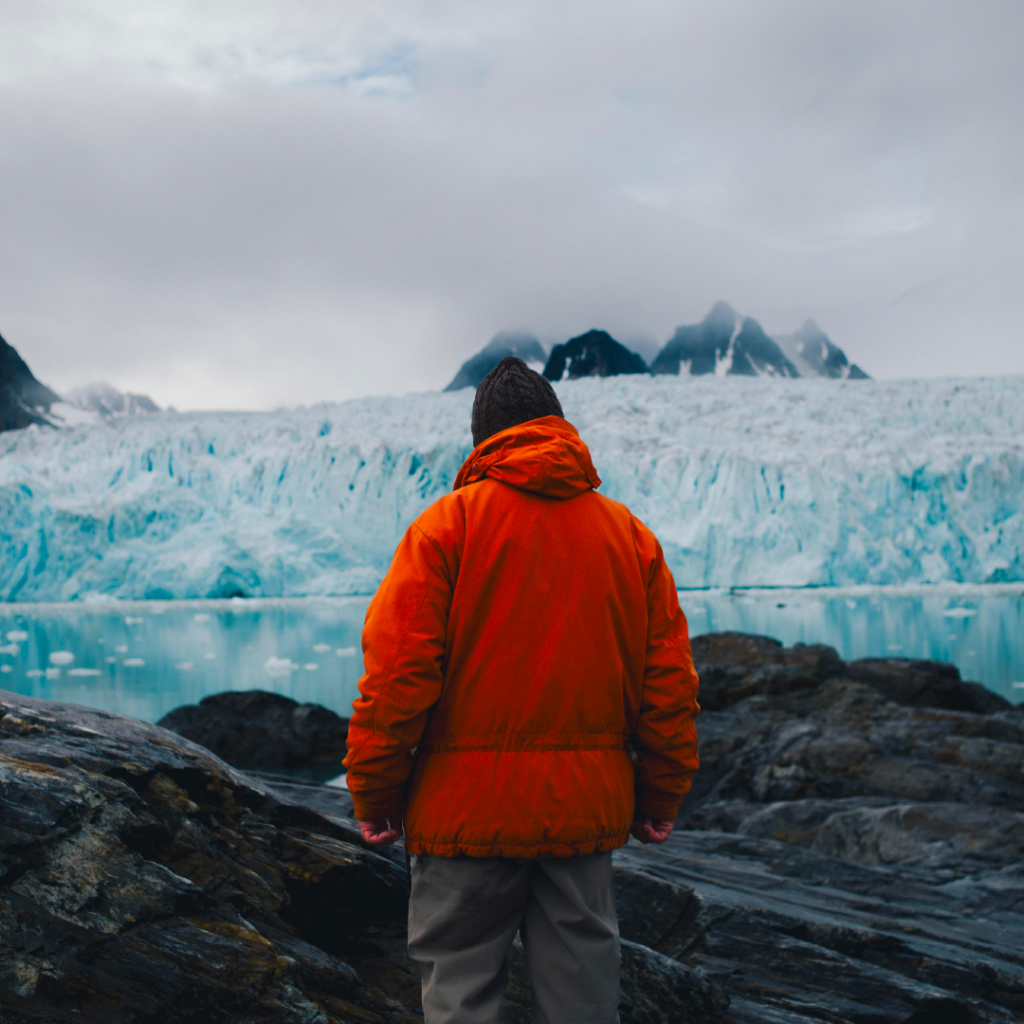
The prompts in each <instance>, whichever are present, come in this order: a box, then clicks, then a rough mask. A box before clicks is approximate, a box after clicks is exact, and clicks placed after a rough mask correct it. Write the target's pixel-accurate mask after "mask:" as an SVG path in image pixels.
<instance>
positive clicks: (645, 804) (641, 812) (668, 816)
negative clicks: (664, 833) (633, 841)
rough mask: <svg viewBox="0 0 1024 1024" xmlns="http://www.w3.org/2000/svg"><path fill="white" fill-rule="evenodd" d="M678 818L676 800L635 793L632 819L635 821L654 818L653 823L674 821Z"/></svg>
mask: <svg viewBox="0 0 1024 1024" xmlns="http://www.w3.org/2000/svg"><path fill="white" fill-rule="evenodd" d="M678 816H679V804H678V802H677V801H676V800H674V799H672V798H669V799H666V798H665V797H658V796H654V795H653V794H642V793H637V795H636V810H635V811H634V812H633V817H634V818H636V819H637V820H639V819H640V818H654V820H655V821H675V820H676V818H677V817H678Z"/></svg>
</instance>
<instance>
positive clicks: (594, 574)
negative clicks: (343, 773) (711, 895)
mask: <svg viewBox="0 0 1024 1024" xmlns="http://www.w3.org/2000/svg"><path fill="white" fill-rule="evenodd" d="M491 442H493V443H488V444H487V445H484V446H481V447H480V448H478V449H477V450H476V451H475V452H474V458H473V459H472V460H471V461H470V462H468V463H467V465H466V466H465V467H464V468H463V471H462V473H461V474H460V476H459V480H458V481H457V483H456V490H455V491H454V493H452V494H450V495H448V496H446V497H444V498H442V499H441V500H440V501H438V502H436V503H435V504H434V505H432V506H431V507H430V508H429V509H428V510H427V511H426V512H424V513H423V515H422V516H420V518H419V519H418V520H417V521H416V523H414V524H413V526H412V527H411V528H410V531H409V534H407V537H406V539H405V540H404V541H403V544H402V547H400V548H399V551H398V552H397V553H396V556H395V560H394V563H393V567H392V569H391V571H390V572H389V574H388V578H387V579H386V580H385V583H384V584H383V585H382V587H381V591H380V592H379V593H378V596H377V597H376V598H375V599H374V602H373V604H372V605H371V607H370V610H369V612H368V614H367V625H366V631H365V644H366V666H367V676H366V677H365V678H364V681H363V684H362V685H361V689H363V692H364V698H363V699H362V701H366V702H367V704H366V705H365V709H366V710H367V711H369V706H368V705H369V703H374V702H379V703H380V705H381V712H382V714H385V715H386V714H389V711H390V709H394V711H390V713H392V714H395V713H397V717H398V718H400V717H401V715H402V711H401V710H399V708H401V709H404V710H405V711H406V712H408V711H410V710H414V717H416V718H417V719H420V718H421V716H422V714H423V712H424V711H426V710H427V709H426V708H423V707H422V704H423V700H424V697H428V698H429V699H430V704H429V716H428V717H427V719H422V720H418V721H417V722H416V727H418V728H419V729H420V730H421V732H420V737H419V740H418V750H417V755H416V764H415V769H414V771H413V775H412V779H411V783H410V785H409V788H408V795H407V800H406V806H405V811H404V816H405V826H406V831H407V846H408V848H409V850H410V851H411V852H413V853H431V854H437V855H441V856H454V855H457V854H468V855H470V856H506V857H551V856H570V855H575V854H587V853H591V852H594V851H603V850H611V849H615V848H616V847H618V846H621V845H622V844H623V843H625V841H626V839H627V837H628V832H629V827H630V824H631V822H632V820H633V815H634V790H635V789H636V790H637V795H638V797H639V799H640V802H641V803H644V801H645V800H646V802H647V804H648V806H646V807H643V808H641V810H642V811H643V813H644V814H648V815H651V816H652V817H661V816H663V814H664V813H667V809H668V808H674V807H675V806H676V805H677V804H678V801H679V799H680V798H681V796H682V790H683V789H684V788H685V787H684V786H682V785H681V782H682V781H683V779H684V777H685V775H686V774H688V771H687V769H689V772H692V771H693V770H694V769H695V768H696V737H695V733H694V729H693V710H694V693H695V689H696V676H695V675H694V673H693V667H692V663H691V662H690V660H689V643H688V638H687V635H686V622H685V619H684V618H683V616H682V613H681V612H680V611H679V608H678V603H677V602H676V597H675V589H674V586H673V584H672V580H671V576H670V575H669V573H668V571H667V569H666V568H665V566H664V560H663V558H662V555H661V551H660V548H659V547H658V544H657V541H656V540H655V538H654V536H653V534H651V533H650V531H649V530H647V529H646V527H644V526H643V525H642V524H641V523H640V522H639V521H638V520H636V519H635V518H634V517H633V516H632V515H631V514H630V513H629V511H628V510H627V509H626V508H625V507H624V506H622V505H620V504H618V503H616V502H613V501H610V500H608V499H606V498H604V497H602V496H600V495H599V494H597V492H596V491H595V490H594V489H593V488H594V486H595V485H597V484H598V483H599V482H600V481H599V480H598V478H597V474H596V473H595V472H594V469H593V466H592V465H591V462H590V456H589V453H588V451H587V448H586V446H585V445H584V444H583V442H582V441H581V440H580V439H579V437H578V435H577V434H576V431H575V430H574V429H573V428H572V427H571V426H569V424H567V423H565V421H564V420H561V419H559V418H557V417H547V418H545V419H539V420H534V421H532V422H530V423H527V424H523V425H522V426H520V427H516V428H512V429H509V430H506V431H503V432H501V433H499V434H497V435H495V436H494V437H493V438H492V439H491ZM399 593H401V594H403V595H404V597H403V598H402V604H403V605H404V606H407V607H408V608H409V610H410V612H412V617H411V618H406V617H404V616H403V617H402V619H401V621H398V620H396V619H395V617H394V608H395V596H396V595H397V594H399ZM413 606H415V610H413ZM400 634H401V635H400ZM659 664H660V665H662V667H664V668H665V669H666V670H667V671H668V673H669V675H670V676H671V678H669V679H667V680H666V679H664V678H661V677H659V675H658V668H659ZM413 679H414V680H417V681H418V682H417V690H418V692H419V695H420V697H419V700H413V701H410V694H408V693H404V694H403V693H402V691H403V689H404V686H403V680H413ZM373 680H376V685H375V684H374V682H373ZM666 683H667V685H666ZM367 684H368V685H367ZM400 694H401V695H400ZM361 703H362V702H360V703H357V705H356V717H355V719H354V721H353V725H354V726H355V729H354V733H355V735H354V736H353V735H352V734H351V733H350V742H352V741H353V740H354V741H355V744H360V745H361V744H362V743H365V742H370V743H371V744H372V743H373V742H374V741H373V739H372V738H371V737H364V736H362V735H361V734H360V724H361V719H362V718H363V717H364V716H363V715H362V714H361V712H362V710H363V707H361ZM645 707H646V709H647V713H646V715H645V716H642V715H641V712H642V711H643V710H644V709H645ZM374 717H375V719H377V720H378V721H380V720H381V718H380V717H379V716H377V715H375V716H374ZM642 717H643V720H641V719H642ZM395 724H396V725H397V726H398V728H397V731H396V734H395V738H396V739H400V737H402V736H404V727H405V726H406V724H408V725H409V726H412V725H413V723H412V722H411V721H409V722H408V723H405V722H396V723H395ZM638 728H639V729H640V730H641V733H644V735H641V736H639V737H638V738H639V740H640V743H639V744H638V748H639V756H640V762H639V764H638V767H639V769H640V771H639V773H638V774H639V776H640V777H639V778H635V772H634V765H633V764H632V763H631V757H630V753H629V751H628V750H627V741H629V740H630V739H631V738H633V737H634V736H636V735H637V731H638ZM645 730H646V732H645ZM645 736H646V740H645ZM384 745H386V743H385V744H384ZM383 752H384V751H383V750H382V751H381V753H383ZM666 756H667V757H668V758H669V759H670V761H671V762H672V764H671V765H670V768H671V769H672V772H671V773H670V774H674V785H668V786H667V787H666V786H665V785H664V781H665V778H664V776H665V772H664V771H661V772H660V773H659V771H658V768H659V758H665V757H666ZM645 759H646V761H648V762H650V763H649V764H648V765H646V766H645ZM360 760H361V754H360V747H359V746H355V748H354V756H353V758H352V762H353V764H354V765H355V766H356V772H355V777H354V778H353V779H352V781H350V787H351V788H352V789H353V791H354V792H358V791H359V789H360V785H359V783H360V781H361V780H360V779H359V778H358V765H359V762H360ZM405 767H406V769H408V764H407V763H406V765H405ZM645 767H646V768H647V769H648V770H646V771H645ZM660 767H661V768H664V765H660ZM353 782H354V783H355V784H354V785H353ZM659 783H660V784H659ZM638 784H639V785H638ZM645 789H646V792H645ZM396 798H397V797H396V795H395V794H392V796H391V800H392V802H394V800H395V799H396ZM659 812H661V813H659ZM389 816H390V815H389Z"/></svg>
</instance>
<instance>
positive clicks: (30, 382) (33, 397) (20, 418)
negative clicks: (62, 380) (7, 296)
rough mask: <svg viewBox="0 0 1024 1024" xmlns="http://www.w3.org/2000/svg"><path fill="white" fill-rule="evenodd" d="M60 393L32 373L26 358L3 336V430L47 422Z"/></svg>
mask: <svg viewBox="0 0 1024 1024" xmlns="http://www.w3.org/2000/svg"><path fill="white" fill-rule="evenodd" d="M59 401H60V399H59V398H58V396H57V395H56V394H55V393H54V392H53V391H51V390H50V389H49V388H48V387H46V385H45V384H40V383H39V381H37V380H36V379H35V377H34V376H33V375H32V371H31V370H30V369H29V368H28V365H27V364H26V363H25V360H24V359H22V358H21V356H19V355H18V353H17V352H16V351H15V350H14V349H13V348H12V347H11V346H10V345H8V344H7V342H6V341H4V339H3V338H0V431H2V430H17V429H19V428H20V427H27V426H29V425H30V424H32V423H43V422H45V413H46V411H47V410H48V409H49V408H50V406H51V405H52V404H53V403H54V402H59Z"/></svg>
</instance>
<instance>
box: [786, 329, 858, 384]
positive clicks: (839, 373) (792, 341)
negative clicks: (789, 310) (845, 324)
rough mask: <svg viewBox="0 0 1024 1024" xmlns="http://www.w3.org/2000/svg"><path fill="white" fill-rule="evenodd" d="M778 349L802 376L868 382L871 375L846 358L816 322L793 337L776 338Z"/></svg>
mask: <svg viewBox="0 0 1024 1024" xmlns="http://www.w3.org/2000/svg"><path fill="white" fill-rule="evenodd" d="M775 341H776V342H777V343H778V345H779V348H781V349H782V351H783V352H785V353H786V356H787V357H788V358H789V359H790V360H791V361H792V362H793V364H794V365H795V366H796V367H797V369H798V370H799V371H800V376H801V377H832V378H834V379H838V380H869V379H870V378H869V377H868V375H867V374H866V373H865V372H864V371H863V370H862V369H861V368H860V367H859V366H857V365H856V364H854V363H851V362H850V361H849V360H848V359H847V358H846V353H845V352H844V351H843V350H842V349H841V348H839V346H838V345H834V344H832V341H831V340H830V339H829V336H828V335H827V334H826V333H825V332H824V331H823V330H822V329H821V328H820V327H819V326H818V325H817V324H816V323H815V322H814V321H813V320H806V321H804V325H803V326H802V327H801V328H800V329H799V330H798V331H794V332H793V333H792V334H780V335H778V336H777V337H776V338H775Z"/></svg>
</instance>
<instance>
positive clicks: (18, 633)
mask: <svg viewBox="0 0 1024 1024" xmlns="http://www.w3.org/2000/svg"><path fill="white" fill-rule="evenodd" d="M7 639H8V640H10V641H11V643H12V644H23V643H24V642H25V641H26V640H27V639H28V633H26V632H25V630H23V629H9V630H8V631H7Z"/></svg>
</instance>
